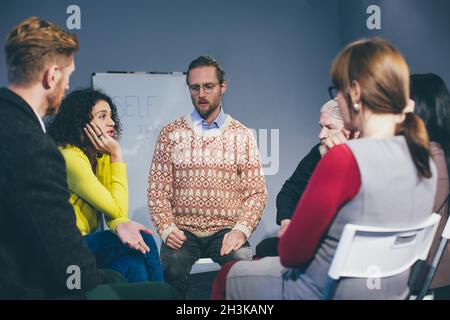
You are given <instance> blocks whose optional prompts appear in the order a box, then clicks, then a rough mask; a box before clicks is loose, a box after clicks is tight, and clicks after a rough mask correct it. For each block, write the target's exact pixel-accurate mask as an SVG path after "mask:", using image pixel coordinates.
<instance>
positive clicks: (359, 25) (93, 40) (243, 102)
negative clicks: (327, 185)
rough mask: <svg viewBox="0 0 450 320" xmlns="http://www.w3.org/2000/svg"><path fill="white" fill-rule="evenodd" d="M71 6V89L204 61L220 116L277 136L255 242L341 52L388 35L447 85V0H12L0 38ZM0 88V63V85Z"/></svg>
mask: <svg viewBox="0 0 450 320" xmlns="http://www.w3.org/2000/svg"><path fill="white" fill-rule="evenodd" d="M70 4H77V5H79V6H80V7H81V11H82V16H81V19H82V21H81V26H82V29H81V30H78V31H76V33H77V34H78V36H79V40H80V44H81V49H80V52H79V54H78V55H77V57H76V66H77V70H76V72H75V73H74V75H73V76H72V80H71V88H76V87H80V86H88V85H90V77H91V74H92V73H93V72H105V71H110V70H129V71H184V70H185V69H186V67H187V65H188V63H189V62H190V61H191V60H192V59H193V58H195V57H197V56H198V55H201V54H209V55H212V56H214V57H216V58H217V59H219V60H220V61H221V62H222V64H223V66H224V68H225V70H226V72H227V75H228V79H229V84H230V86H229V91H228V92H227V94H226V97H225V100H224V107H225V110H226V112H227V113H230V114H231V115H232V116H234V117H235V118H237V119H239V120H240V121H241V122H243V123H244V124H246V125H247V126H248V127H251V128H256V129H258V128H261V129H264V128H267V129H271V128H272V129H280V169H279V172H278V174H277V175H273V176H268V177H267V187H268V191H269V194H270V202H269V204H268V206H267V208H266V211H265V217H264V219H263V222H262V223H261V225H260V226H259V228H258V230H257V231H256V233H255V236H254V239H253V240H252V243H253V244H255V243H257V242H258V241H259V240H261V239H262V238H263V237H266V236H267V235H269V234H274V233H275V231H276V226H275V223H274V221H275V212H276V210H275V197H276V194H277V193H278V191H279V190H280V187H281V185H282V183H283V182H284V180H285V179H286V178H287V177H288V176H289V175H290V174H291V173H292V172H293V170H294V168H295V167H296V165H297V163H298V161H299V160H300V159H301V158H302V157H303V156H304V155H305V154H306V153H307V152H308V151H309V149H310V148H311V147H312V146H313V145H314V144H315V143H316V142H317V134H318V131H319V126H318V116H319V109H320V106H321V105H322V104H323V103H324V102H325V101H326V100H327V99H328V94H327V87H328V85H329V77H328V70H329V67H330V64H331V60H332V58H333V57H334V56H335V55H336V54H337V52H338V51H339V49H340V48H341V47H342V46H343V45H344V44H346V43H348V42H349V41H351V40H354V39H357V38H360V37H365V36H373V35H381V36H385V37H387V38H388V39H389V40H391V41H393V42H394V43H395V44H396V45H397V46H399V47H400V49H401V50H402V51H403V52H404V53H405V55H406V57H407V59H408V61H409V62H410V64H411V69H412V70H413V71H418V72H419V71H420V72H427V71H434V72H436V73H439V74H441V75H443V76H444V78H445V79H446V80H447V82H448V80H449V69H450V68H449V63H450V59H449V58H448V52H450V50H449V49H450V40H449V39H448V35H449V31H450V28H449V27H450V19H449V18H450V10H449V9H450V7H449V4H450V3H449V2H447V1H445V0H433V1H426V0H389V1H363V0H278V1H277V0H266V1H262V0H228V1H214V0H209V1H204V0H165V1H156V0H149V1H127V2H123V1H120V2H119V1H117V2H116V1H98V0H97V1H84V0H78V1H60V0H59V1H57V0H54V1H50V0H42V1H39V2H37V1H14V2H13V1H9V3H2V5H1V6H2V10H1V11H0V38H1V39H4V38H5V36H6V34H7V33H8V31H9V30H10V29H11V28H12V26H14V25H15V24H16V23H18V22H19V21H21V20H22V19H25V18H27V17H29V16H31V15H37V16H41V17H43V18H46V19H49V20H51V21H54V22H56V23H58V24H60V25H63V26H64V25H65V21H66V18H67V14H66V8H67V6H68V5H70ZM370 4H379V5H380V7H381V9H382V30H381V31H370V30H368V29H367V28H366V19H367V17H368V15H367V14H366V12H365V10H366V8H367V6H368V5H370ZM0 60H1V61H4V56H3V52H1V53H0ZM5 84H6V75H5V67H4V63H1V65H0V85H2V86H3V85H5ZM149 161H150V159H149Z"/></svg>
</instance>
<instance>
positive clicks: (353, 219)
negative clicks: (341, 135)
mask: <svg viewBox="0 0 450 320" xmlns="http://www.w3.org/2000/svg"><path fill="white" fill-rule="evenodd" d="M347 145H348V146H349V148H350V149H351V151H352V152H353V155H354V157H355V159H356V162H357V164H358V168H359V172H360V175H361V188H360V190H359V192H358V193H357V195H356V197H354V198H353V199H352V200H351V201H349V202H348V203H347V204H345V205H344V206H343V207H342V208H341V210H339V212H338V214H337V215H336V217H335V219H334V220H333V223H332V224H331V226H330V228H329V230H328V231H327V233H326V235H325V237H324V239H323V241H322V242H321V243H320V246H319V249H318V251H317V253H316V255H315V257H314V258H313V260H312V262H311V263H310V264H309V266H308V267H307V269H306V270H305V271H304V273H303V274H302V276H301V277H300V278H299V279H297V280H296V281H287V283H285V287H284V288H285V290H284V294H285V298H287V299H298V298H302V299H317V298H320V297H321V296H322V294H323V291H324V289H325V287H326V282H327V276H328V270H329V267H330V264H331V261H332V259H333V257H334V253H335V251H336V248H337V245H338V242H339V238H340V236H341V234H342V231H343V229H344V226H345V225H346V224H348V223H352V224H359V225H368V226H379V227H393V228H394V227H408V226H413V225H416V224H418V223H420V222H422V221H424V220H425V219H426V218H427V217H428V216H429V215H430V214H431V213H432V207H433V201H434V195H435V192H436V182H437V180H436V179H437V173H436V167H435V165H434V163H433V161H432V160H431V158H430V163H431V169H432V174H433V176H432V178H430V179H425V178H421V177H419V175H418V172H417V169H416V167H415V165H414V163H413V161H412V158H411V155H410V152H409V149H408V146H407V144H406V140H405V138H404V137H403V136H396V137H394V138H391V139H360V140H353V141H349V142H348V143H347ZM409 273H410V272H409V271H407V272H404V273H403V274H401V275H398V276H394V277H389V278H384V279H381V283H380V284H381V288H379V289H376V288H375V289H369V287H371V286H368V285H367V280H366V279H349V278H346V279H345V278H344V279H341V280H340V281H339V283H338V286H337V289H336V291H335V297H334V298H336V299H355V298H360V299H404V298H406V296H407V295H408V292H409V290H408V287H407V283H408V278H409Z"/></svg>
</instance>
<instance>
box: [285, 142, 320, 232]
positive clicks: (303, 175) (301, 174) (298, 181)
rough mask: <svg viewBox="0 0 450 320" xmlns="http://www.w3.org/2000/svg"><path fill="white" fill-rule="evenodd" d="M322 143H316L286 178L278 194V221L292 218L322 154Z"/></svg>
mask: <svg viewBox="0 0 450 320" xmlns="http://www.w3.org/2000/svg"><path fill="white" fill-rule="evenodd" d="M319 146H320V144H317V145H315V146H314V147H313V148H312V149H311V151H310V152H309V153H308V154H307V155H306V156H305V157H304V158H303V159H302V160H301V161H300V163H299V164H298V166H297V169H295V171H294V173H293V174H292V176H291V177H290V178H289V179H287V180H286V182H285V183H284V184H283V187H281V190H280V192H279V193H278V195H277V223H278V224H280V223H281V221H282V220H284V219H292V215H293V214H294V211H295V208H297V204H298V202H299V200H300V198H301V196H302V194H303V192H305V189H306V186H307V185H308V181H309V179H310V178H311V175H312V173H313V172H314V169H315V168H316V166H317V164H318V163H319V161H320V159H321V156H320V152H319Z"/></svg>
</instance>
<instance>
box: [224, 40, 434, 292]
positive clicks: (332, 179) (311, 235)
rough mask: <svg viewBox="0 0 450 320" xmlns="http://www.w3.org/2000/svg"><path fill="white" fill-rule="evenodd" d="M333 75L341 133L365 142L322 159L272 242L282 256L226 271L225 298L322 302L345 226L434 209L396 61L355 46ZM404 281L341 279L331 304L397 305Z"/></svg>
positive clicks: (404, 277)
mask: <svg viewBox="0 0 450 320" xmlns="http://www.w3.org/2000/svg"><path fill="white" fill-rule="evenodd" d="M331 78H332V84H333V87H330V90H329V92H330V95H331V96H332V98H334V99H336V100H337V102H338V104H339V108H340V110H341V113H342V116H343V119H344V124H345V128H346V129H348V130H350V131H357V130H360V131H361V132H362V136H363V138H362V139H358V140H352V141H348V142H347V143H346V144H341V145H338V146H335V147H333V148H332V149H330V150H329V151H328V153H327V154H326V155H325V156H324V157H323V158H322V160H321V161H320V162H319V164H318V166H317V168H316V169H315V171H314V173H313V175H312V177H311V180H310V182H309V184H308V186H307V189H306V190H305V192H304V194H303V196H302V198H301V199H300V202H299V203H298V205H297V208H296V211H295V213H294V216H293V219H292V222H291V224H290V225H289V227H288V229H287V230H286V232H285V234H284V235H283V236H282V237H281V239H280V243H279V247H278V249H279V250H278V251H279V254H280V256H279V257H268V258H264V259H261V260H259V261H240V262H237V263H236V264H234V265H233V266H232V267H231V269H230V271H229V273H228V275H227V277H226V297H227V299H258V300H259V299H320V298H321V297H322V296H323V294H324V291H325V288H326V283H327V273H328V270H329V267H330V264H331V261H332V259H333V257H334V254H335V252H336V248H337V245H338V243H339V238H340V236H341V234H342V231H343V228H344V226H345V225H346V224H348V223H353V224H360V225H368V226H374V227H392V228H402V227H409V226H413V225H416V224H418V223H420V222H422V221H424V220H426V219H427V218H428V216H429V215H430V214H431V212H432V208H433V200H434V195H435V192H436V177H437V175H436V167H435V165H434V163H433V162H432V161H431V159H430V146H429V141H428V135H427V131H426V129H425V126H424V123H423V122H422V120H421V119H420V118H419V117H418V116H417V115H415V114H414V113H413V111H414V110H413V108H412V107H411V106H410V104H409V103H408V102H409V70H408V66H407V64H406V61H405V59H404V58H403V56H402V55H401V54H400V53H399V52H398V50H397V49H396V48H395V47H394V46H393V45H392V44H390V43H389V42H387V41H385V40H383V39H380V38H373V39H367V40H360V41H356V42H353V43H351V44H350V45H348V46H347V47H346V48H344V49H343V50H342V51H341V52H340V53H339V55H338V56H337V57H336V59H335V60H334V62H333V66H332V68H331ZM409 275H410V270H408V271H405V272H403V273H401V274H400V275H397V276H393V277H388V278H383V279H382V280H381V282H382V283H381V288H380V289H378V290H371V289H370V288H368V286H367V279H355V278H345V279H341V280H340V281H339V282H338V284H337V287H336V290H335V293H334V298H335V299H405V298H406V297H407V296H408V294H409V288H408V279H409ZM220 276H222V277H223V275H219V277H220ZM216 285H217V283H216Z"/></svg>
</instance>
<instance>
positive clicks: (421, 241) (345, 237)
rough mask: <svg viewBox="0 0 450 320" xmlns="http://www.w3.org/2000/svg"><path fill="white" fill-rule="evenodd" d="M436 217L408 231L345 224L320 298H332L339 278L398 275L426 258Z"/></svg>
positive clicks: (436, 221) (435, 225)
mask: <svg viewBox="0 0 450 320" xmlns="http://www.w3.org/2000/svg"><path fill="white" fill-rule="evenodd" d="M439 220H440V216H439V215H438V214H435V213H433V214H432V215H431V216H430V217H429V218H428V219H427V220H426V221H425V222H423V223H421V224H419V225H417V226H414V227H410V228H380V227H369V226H359V225H353V224H347V225H346V226H345V227H344V231H343V232H342V237H341V239H340V241H339V244H338V247H337V250H336V254H335V255H334V258H333V261H332V263H331V266H330V270H329V271H328V283H327V287H326V289H325V292H324V295H323V299H330V298H332V297H333V295H334V290H335V289H336V285H337V281H338V280H339V279H340V278H342V277H351V278H370V279H380V278H385V277H391V276H394V275H398V274H400V273H402V272H404V271H406V270H408V269H409V268H411V266H412V265H413V264H414V263H415V262H416V261H417V260H422V261H424V260H425V259H426V258H427V255H428V252H429V250H430V247H431V244H432V242H433V237H434V235H435V233H436V229H437V227H438V223H439Z"/></svg>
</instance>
